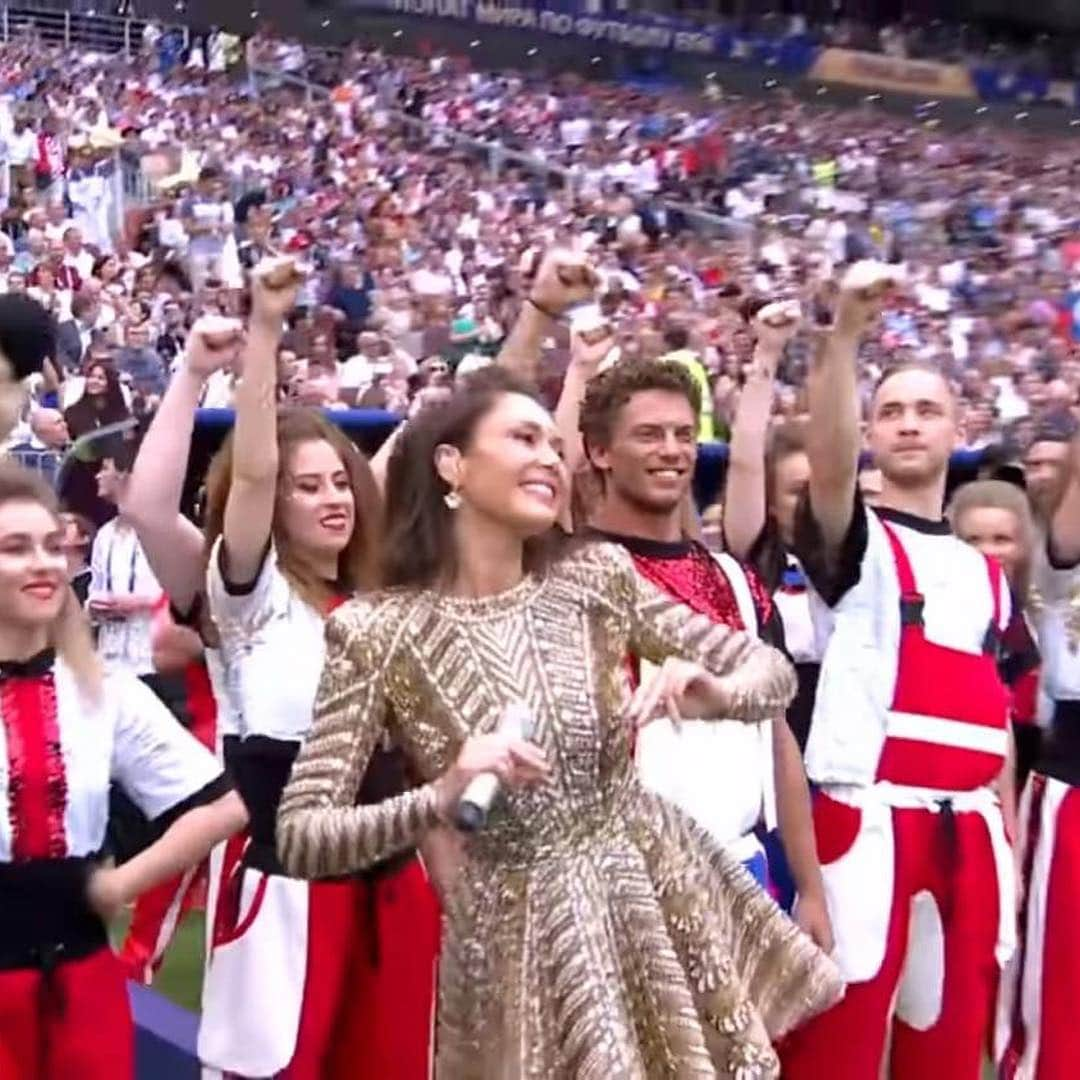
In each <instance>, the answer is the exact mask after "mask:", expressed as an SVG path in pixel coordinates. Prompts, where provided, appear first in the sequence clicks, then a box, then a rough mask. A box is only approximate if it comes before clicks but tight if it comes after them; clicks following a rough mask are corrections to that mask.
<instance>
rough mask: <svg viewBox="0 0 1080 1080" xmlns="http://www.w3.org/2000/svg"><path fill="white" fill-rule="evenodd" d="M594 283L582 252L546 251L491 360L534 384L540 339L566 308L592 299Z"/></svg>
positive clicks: (545, 335)
mask: <svg viewBox="0 0 1080 1080" xmlns="http://www.w3.org/2000/svg"><path fill="white" fill-rule="evenodd" d="M596 284H597V275H596V271H595V270H593V269H592V267H591V266H590V265H589V264H588V262H587V260H586V259H585V257H584V256H583V255H578V254H576V253H574V252H572V251H550V252H548V254H547V255H545V256H544V258H543V260H542V261H541V263H540V267H539V269H538V270H537V272H536V276H535V277H534V279H533V282H532V285H531V286H530V288H529V292H528V299H527V300H526V301H525V303H524V304H522V305H521V311H520V312H519V314H518V317H517V322H515V323H514V326H513V328H512V329H511V330H510V333H509V334H507V335H506V340H505V341H504V342H503V346H502V348H501V349H500V350H499V355H498V356H497V357H496V360H495V362H496V363H497V364H500V365H501V366H502V367H505V368H508V369H509V370H510V371H512V372H513V373H514V374H515V375H517V376H518V377H519V378H521V379H524V380H525V381H526V382H529V383H532V384H535V383H536V381H537V374H538V372H539V367H540V349H541V345H542V343H543V340H544V338H545V337H547V335H549V334H550V333H551V331H552V328H553V327H554V325H555V323H556V322H557V321H558V320H559V319H560V318H562V316H563V314H564V313H565V312H566V311H567V309H568V308H571V307H573V306H574V305H575V304H583V303H585V302H587V301H588V300H590V299H591V298H592V296H593V293H594V292H595V291H596Z"/></svg>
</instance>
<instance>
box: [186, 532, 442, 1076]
mask: <svg viewBox="0 0 1080 1080" xmlns="http://www.w3.org/2000/svg"><path fill="white" fill-rule="evenodd" d="M220 545H221V542H220V541H218V544H217V545H216V546H215V547H214V549H213V551H212V553H211V557H210V568H209V571H208V576H207V596H208V600H209V605H210V612H211V615H212V618H213V621H214V623H215V625H216V627H217V630H218V633H219V634H220V639H221V653H222V658H223V661H224V667H225V678H226V683H227V690H226V695H227V698H228V700H229V702H230V704H231V707H232V708H233V710H234V719H235V721H236V722H237V724H238V725H239V735H238V738H237V741H236V742H235V743H234V744H233V746H232V747H231V748H230V751H229V754H228V757H229V759H230V765H231V768H232V771H233V773H234V775H235V778H236V782H237V786H238V787H239V789H240V793H241V795H242V796H243V798H244V802H245V803H246V805H247V808H248V813H249V815H250V818H251V822H250V833H249V836H248V837H247V838H246V842H240V843H236V842H230V843H229V844H228V845H226V852H225V857H224V865H223V868H222V873H221V882H220V887H219V888H217V889H214V890H213V891H214V893H215V895H214V897H213V908H212V910H211V912H210V919H211V922H212V926H213V931H212V943H211V953H210V958H209V962H208V967H207V972H206V978H205V981H204V984H203V1002H202V1004H203V1008H202V1021H201V1026H200V1030H199V1043H198V1048H199V1058H200V1060H201V1061H202V1063H203V1065H204V1066H206V1067H208V1068H210V1069H217V1070H220V1071H222V1072H224V1073H229V1074H233V1075H235V1076H238V1077H260V1078H261V1077H271V1076H281V1077H285V1078H287V1080H334V1078H337V1077H341V1078H342V1080H344V1078H348V1080H363V1078H365V1077H371V1078H372V1080H376V1078H377V1080H425V1078H426V1077H428V1076H429V1074H430V1068H431V1049H432V1045H431V1042H432V1031H433V1024H434V1008H435V978H436V961H437V956H438V940H439V908H438V902H437V900H436V899H435V895H434V892H433V890H432V888H431V885H430V884H429V882H428V880H427V875H426V873H425V871H424V869H423V866H422V864H421V863H420V860H419V858H418V857H417V855H416V854H415V853H410V854H407V855H405V856H402V857H401V858H399V859H395V860H392V861H391V862H389V863H387V864H384V865H382V866H380V867H377V868H375V869H374V870H373V871H371V872H370V873H368V874H365V875H362V876H361V875H357V876H352V877H348V878H340V879H333V880H323V881H315V882H309V881H302V880H299V879H297V878H290V877H287V876H286V875H285V874H284V872H283V870H282V868H281V865H280V863H279V861H278V858H277V852H276V847H275V841H274V832H275V821H276V817H277V807H278V802H279V801H280V799H281V792H282V789H283V788H284V786H285V783H286V781H287V780H288V777H289V772H290V770H291V768H292V763H293V760H294V759H295V757H296V754H297V753H298V751H299V749H300V745H301V743H302V741H303V739H304V738H305V736H306V735H307V732H308V730H309V728H310V724H311V718H312V710H313V705H314V701H315V693H316V689H317V687H318V683H319V678H320V676H321V674H322V666H323V660H324V654H325V648H324V623H323V618H322V615H321V614H320V613H319V612H318V611H316V610H315V609H314V608H313V607H311V606H310V605H309V604H308V603H307V602H305V601H304V600H303V599H302V598H301V597H300V595H299V594H298V593H297V592H296V590H295V589H294V588H293V586H292V585H291V584H290V583H289V581H288V580H287V579H286V577H285V576H284V575H283V574H282V573H281V571H280V570H279V568H278V563H277V556H276V552H275V551H274V549H273V547H271V549H270V551H269V552H268V554H267V557H266V559H265V560H264V561H263V565H262V568H261V569H260V571H259V575H258V577H257V578H256V580H255V581H254V582H253V583H252V584H251V585H250V586H245V587H241V588H237V587H236V586H235V585H232V584H230V583H229V582H227V581H226V579H225V577H224V576H223V574H222V572H221V566H220V552H221V546H220ZM358 780H359V778H358ZM404 787H405V777H404V769H403V765H402V762H401V760H400V757H399V756H398V755H396V754H394V753H390V752H384V753H381V754H377V755H376V758H375V760H374V761H373V763H372V765H371V766H370V767H369V769H368V772H367V774H366V775H365V777H364V783H363V784H362V785H361V790H360V801H363V802H379V801H381V800H382V799H383V798H386V797H388V796H391V795H394V794H397V793H398V792H399V791H401V790H404Z"/></svg>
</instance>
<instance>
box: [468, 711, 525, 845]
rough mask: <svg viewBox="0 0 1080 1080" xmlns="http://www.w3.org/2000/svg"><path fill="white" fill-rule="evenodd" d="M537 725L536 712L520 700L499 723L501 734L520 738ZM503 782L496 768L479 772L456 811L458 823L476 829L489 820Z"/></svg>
mask: <svg viewBox="0 0 1080 1080" xmlns="http://www.w3.org/2000/svg"><path fill="white" fill-rule="evenodd" d="M533 728H534V724H533V717H532V713H531V712H529V710H528V708H527V707H526V706H525V705H524V704H523V703H522V702H520V701H515V702H512V703H511V704H509V705H507V706H506V708H505V709H503V713H502V716H500V717H499V722H498V724H496V725H495V731H496V733H498V734H499V735H513V736H514V737H515V738H518V739H528V738H531V736H532V733H533ZM500 786H501V781H500V780H499V774H498V773H494V772H484V773H478V774H477V775H476V776H474V777H473V778H472V779H471V780H470V781H469V783H468V785H467V786H466V788H465V790H464V791H463V792H462V793H461V798H460V799H459V800H458V804H457V809H456V810H455V811H454V823H455V824H456V825H457V827H458V828H459V829H460V830H461V831H462V832H476V831H477V830H478V829H482V828H483V827H484V826H485V825H486V824H487V816H488V811H489V810H490V809H491V804H492V803H493V802H494V801H495V796H496V795H498V793H499V788H500Z"/></svg>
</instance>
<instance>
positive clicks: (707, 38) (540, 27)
mask: <svg viewBox="0 0 1080 1080" xmlns="http://www.w3.org/2000/svg"><path fill="white" fill-rule="evenodd" d="M352 6H354V7H357V8H368V9H375V10H380V11H387V12H393V13H395V14H399V15H403V16H408V17H410V18H427V19H453V20H456V21H458V22H463V23H472V24H473V25H475V26H477V27H493V28H497V29H501V30H516V31H520V32H522V33H531V34H551V35H553V36H556V37H575V38H579V39H582V40H586V41H592V42H595V43H596V44H597V45H602V44H606V45H622V46H626V47H629V48H634V49H654V50H659V51H672V52H677V53H689V54H694V55H697V56H707V57H711V58H713V59H716V60H746V61H748V62H750V63H755V64H762V65H764V66H767V67H776V68H778V69H780V70H782V71H784V72H787V73H790V74H798V73H801V72H805V71H808V70H809V69H810V68H811V67H812V66H813V63H814V59H815V57H816V54H817V46H816V45H815V44H814V43H813V41H811V40H810V39H809V38H807V37H802V36H792V37H767V36H765V35H760V34H736V33H733V32H732V31H730V30H725V29H722V28H719V27H715V28H714V27H709V26H703V25H701V24H698V23H693V22H690V21H689V20H687V19H679V18H669V17H666V16H662V15H634V16H625V15H621V14H614V15H613V14H606V13H603V12H601V13H594V12H593V11H591V10H590V9H589V5H587V4H585V3H582V2H581V0H545V2H543V3H529V2H528V0H517V2H515V3H505V2H501V0H495V2H493V0H486V2H485V0H353V4H352Z"/></svg>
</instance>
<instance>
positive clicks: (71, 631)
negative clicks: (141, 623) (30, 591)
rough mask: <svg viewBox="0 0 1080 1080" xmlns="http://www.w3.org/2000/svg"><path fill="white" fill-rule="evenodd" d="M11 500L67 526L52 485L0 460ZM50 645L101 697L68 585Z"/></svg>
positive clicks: (97, 666)
mask: <svg viewBox="0 0 1080 1080" xmlns="http://www.w3.org/2000/svg"><path fill="white" fill-rule="evenodd" d="M9 502H30V503H36V504H37V505H38V506H40V507H42V508H43V509H45V510H47V511H48V513H49V514H50V515H51V516H52V518H53V519H54V520H55V522H56V527H57V529H62V528H63V527H64V524H63V522H62V521H61V519H60V511H59V508H58V506H57V502H56V496H55V495H54V494H53V491H52V488H50V487H49V486H48V484H46V483H45V481H44V480H42V479H41V477H40V476H38V475H37V474H36V473H32V472H30V471H29V470H27V469H24V468H23V467H22V466H21V465H16V464H15V463H14V462H12V461H2V460H0V506H3V505H4V504H5V503H9ZM49 644H50V645H51V646H52V647H53V648H54V649H55V650H56V652H57V655H59V656H60V657H61V659H62V660H63V661H64V663H65V664H67V666H68V667H69V668H71V670H72V672H73V674H74V675H75V681H76V683H77V684H78V687H79V690H80V691H81V692H82V694H83V695H84V697H86V698H87V699H88V700H89V701H93V702H96V701H99V700H100V699H101V685H102V684H101V680H102V671H101V663H100V661H99V660H98V656H97V652H96V651H95V649H94V639H93V636H92V635H91V633H90V623H89V621H88V620H87V618H86V615H85V614H84V612H83V610H82V606H81V605H80V604H79V600H78V598H77V597H76V596H75V593H74V592H73V591H72V590H71V587H70V586H68V588H67V594H66V596H65V597H64V603H63V606H62V607H61V608H60V614H59V615H57V617H56V619H55V620H54V621H53V623H52V625H51V626H50V627H49Z"/></svg>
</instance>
